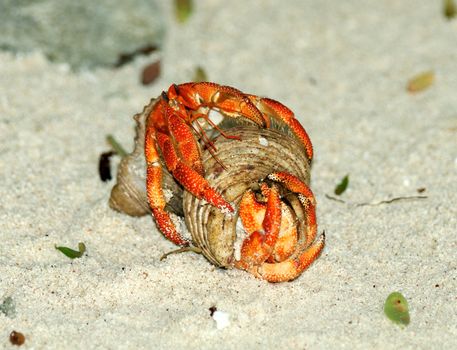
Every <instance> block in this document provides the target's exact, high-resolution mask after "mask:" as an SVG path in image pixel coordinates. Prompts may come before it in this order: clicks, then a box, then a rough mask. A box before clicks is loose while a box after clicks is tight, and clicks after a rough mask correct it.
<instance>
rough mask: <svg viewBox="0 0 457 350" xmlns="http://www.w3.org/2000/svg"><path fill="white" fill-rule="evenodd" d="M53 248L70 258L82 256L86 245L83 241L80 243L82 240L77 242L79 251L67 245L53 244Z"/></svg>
mask: <svg viewBox="0 0 457 350" xmlns="http://www.w3.org/2000/svg"><path fill="white" fill-rule="evenodd" d="M55 248H56V249H57V250H60V251H61V252H62V253H63V254H65V255H66V256H68V257H69V258H70V259H75V258H80V257H82V256H83V254H84V252H85V251H86V245H85V244H84V243H82V242H79V244H78V249H79V251H77V250H73V249H71V248H68V247H58V246H55Z"/></svg>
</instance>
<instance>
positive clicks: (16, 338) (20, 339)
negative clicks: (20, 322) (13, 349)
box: [10, 331, 25, 346]
mask: <svg viewBox="0 0 457 350" xmlns="http://www.w3.org/2000/svg"><path fill="white" fill-rule="evenodd" d="M10 342H11V344H13V345H18V346H20V345H22V344H24V342H25V337H24V334H22V333H21V332H16V331H12V332H11V333H10Z"/></svg>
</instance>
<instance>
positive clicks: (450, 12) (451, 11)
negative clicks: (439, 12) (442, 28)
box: [443, 0, 457, 19]
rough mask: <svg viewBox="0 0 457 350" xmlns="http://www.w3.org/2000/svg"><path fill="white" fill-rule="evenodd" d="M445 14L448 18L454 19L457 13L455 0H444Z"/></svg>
mask: <svg viewBox="0 0 457 350" xmlns="http://www.w3.org/2000/svg"><path fill="white" fill-rule="evenodd" d="M443 14H444V17H446V18H447V19H452V18H454V17H455V15H456V14H457V7H456V6H455V3H454V0H444V2H443Z"/></svg>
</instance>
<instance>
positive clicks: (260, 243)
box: [236, 186, 281, 271]
mask: <svg viewBox="0 0 457 350" xmlns="http://www.w3.org/2000/svg"><path fill="white" fill-rule="evenodd" d="M243 202H244V203H243ZM254 202H255V198H254V193H253V192H252V191H248V192H246V193H245V194H244V195H243V198H242V200H241V203H240V211H241V214H240V215H243V213H252V211H251V210H250V209H252V208H244V206H246V205H248V206H249V205H250V203H254ZM254 205H255V204H254ZM251 219H253V220H255V218H251V217H249V214H248V216H245V217H244V222H245V223H246V225H247V226H249V225H250V223H249V222H248V221H250V220H251ZM242 221H243V217H242ZM243 225H244V224H243ZM280 227H281V201H280V199H279V192H278V189H277V188H276V186H273V187H272V188H271V189H270V191H269V195H268V200H267V205H266V211H265V215H264V219H263V222H262V228H263V232H261V231H260V230H256V231H254V232H253V233H252V234H251V235H250V236H249V237H248V238H246V239H245V240H244V241H243V246H242V247H241V259H240V261H239V262H238V263H237V265H236V266H237V267H239V268H243V269H245V270H247V271H251V270H252V269H256V267H257V266H258V265H260V264H261V263H263V262H264V261H265V260H266V259H268V257H269V256H270V255H271V252H272V251H273V247H274V246H275V244H276V241H277V239H278V235H279V229H280Z"/></svg>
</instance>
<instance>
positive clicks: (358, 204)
mask: <svg viewBox="0 0 457 350" xmlns="http://www.w3.org/2000/svg"><path fill="white" fill-rule="evenodd" d="M325 197H327V198H328V199H331V200H333V201H336V202H340V203H345V204H351V205H354V206H356V207H363V206H377V205H381V204H390V203H393V202H397V201H401V200H413V199H425V198H428V196H404V197H394V198H390V199H385V200H382V201H379V202H371V203H370V202H362V203H350V202H346V201H344V200H342V199H339V198H336V197H333V196H330V195H328V194H325Z"/></svg>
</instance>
